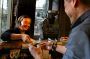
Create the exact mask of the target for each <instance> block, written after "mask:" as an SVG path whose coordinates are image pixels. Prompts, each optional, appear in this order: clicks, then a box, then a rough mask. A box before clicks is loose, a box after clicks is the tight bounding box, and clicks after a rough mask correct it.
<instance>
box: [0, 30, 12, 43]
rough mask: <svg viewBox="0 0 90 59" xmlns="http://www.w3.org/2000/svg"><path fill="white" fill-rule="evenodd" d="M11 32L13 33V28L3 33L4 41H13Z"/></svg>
mask: <svg viewBox="0 0 90 59" xmlns="http://www.w3.org/2000/svg"><path fill="white" fill-rule="evenodd" d="M11 33H12V30H7V31H5V32H4V33H2V35H1V39H2V40H3V41H11V39H10V36H11Z"/></svg>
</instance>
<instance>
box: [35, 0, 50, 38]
mask: <svg viewBox="0 0 90 59" xmlns="http://www.w3.org/2000/svg"><path fill="white" fill-rule="evenodd" d="M48 1H49V0H37V1H36V12H35V25H34V36H37V37H40V38H43V33H42V23H43V21H44V18H45V16H46V14H47V10H48Z"/></svg>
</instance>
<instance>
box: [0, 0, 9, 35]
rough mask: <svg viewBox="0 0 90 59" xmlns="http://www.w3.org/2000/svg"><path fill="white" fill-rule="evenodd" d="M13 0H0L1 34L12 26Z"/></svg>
mask: <svg viewBox="0 0 90 59" xmlns="http://www.w3.org/2000/svg"><path fill="white" fill-rule="evenodd" d="M10 6H11V0H0V36H1V34H2V33H3V32H4V31H6V30H7V29H9V28H10V12H11V11H10V10H11V7H10Z"/></svg>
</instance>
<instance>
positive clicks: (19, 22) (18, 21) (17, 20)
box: [15, 15, 31, 27]
mask: <svg viewBox="0 0 90 59" xmlns="http://www.w3.org/2000/svg"><path fill="white" fill-rule="evenodd" d="M24 18H30V17H29V16H27V15H21V16H20V17H19V18H18V19H16V21H15V23H16V26H15V27H18V26H20V25H21V21H22V20H23V19H24ZM30 19H31V18H30Z"/></svg>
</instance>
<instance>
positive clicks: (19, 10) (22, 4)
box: [0, 0, 71, 59]
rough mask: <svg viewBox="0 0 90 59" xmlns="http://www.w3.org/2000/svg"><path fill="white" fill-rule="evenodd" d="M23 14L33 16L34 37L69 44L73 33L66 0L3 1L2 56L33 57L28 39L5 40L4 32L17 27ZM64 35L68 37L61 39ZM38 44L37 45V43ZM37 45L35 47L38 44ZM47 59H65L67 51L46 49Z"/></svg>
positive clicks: (0, 18)
mask: <svg viewBox="0 0 90 59" xmlns="http://www.w3.org/2000/svg"><path fill="white" fill-rule="evenodd" d="M21 15H28V16H29V17H31V21H32V23H31V25H30V30H29V31H31V33H30V34H32V35H33V39H34V40H35V41H38V44H39V43H40V42H41V41H47V42H49V41H53V42H54V43H57V44H61V45H65V44H66V41H67V38H68V35H69V33H70V29H71V28H70V25H71V24H70V20H69V18H68V16H67V15H66V13H65V11H64V1H63V0H0V59H33V56H32V55H31V54H30V52H29V50H28V48H26V47H25V45H26V44H29V43H27V42H22V41H20V42H19V41H10V42H7V41H3V40H2V39H1V35H2V34H3V33H4V32H5V31H6V30H8V29H14V28H15V21H16V20H17V18H18V17H19V16H21ZM61 37H63V38H64V39H65V41H64V40H61V41H60V40H59V39H60V38H61ZM36 45H37V44H36ZM36 45H35V47H36ZM42 51H43V59H62V56H63V54H61V53H58V52H56V51H54V50H53V51H48V50H45V49H42Z"/></svg>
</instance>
